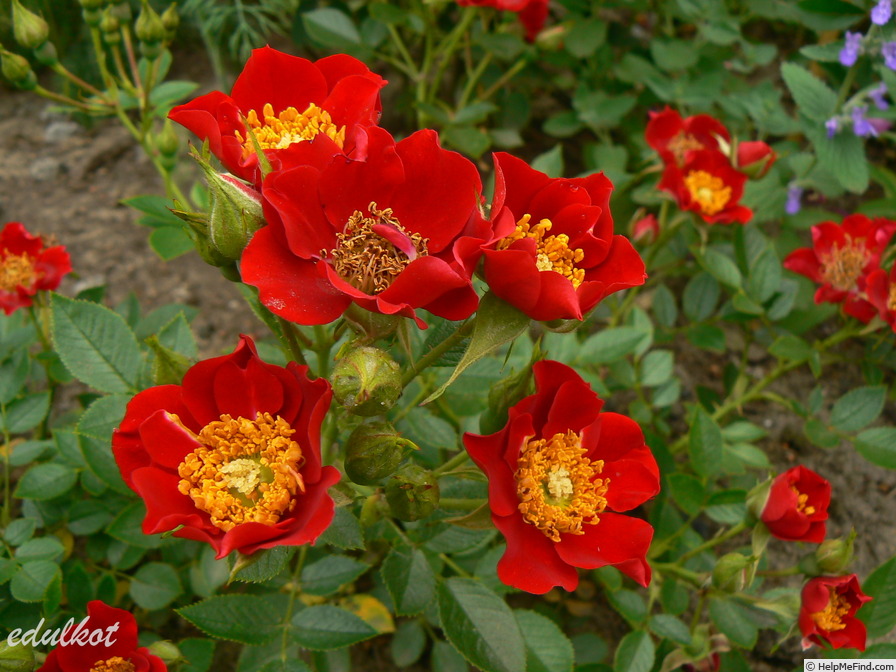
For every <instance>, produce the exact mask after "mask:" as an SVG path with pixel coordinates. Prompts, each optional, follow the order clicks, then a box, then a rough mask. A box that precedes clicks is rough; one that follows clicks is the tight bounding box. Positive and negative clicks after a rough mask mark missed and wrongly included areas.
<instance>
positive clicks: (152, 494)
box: [112, 336, 339, 558]
mask: <svg viewBox="0 0 896 672" xmlns="http://www.w3.org/2000/svg"><path fill="white" fill-rule="evenodd" d="M331 395H332V393H331V390H330V385H329V383H328V382H327V381H326V380H323V379H319V380H314V381H312V380H309V379H308V367H306V366H298V365H297V364H295V363H294V362H293V363H290V364H289V365H288V366H287V367H286V368H285V369H284V368H283V367H280V366H274V365H272V364H266V363H265V362H263V361H262V360H261V359H259V358H258V355H257V354H256V351H255V344H254V343H253V342H252V339H250V338H249V337H248V336H242V337H241V339H240V343H239V345H237V347H236V350H234V351H233V353H232V354H230V355H225V356H223V357H216V358H214V359H208V360H205V361H202V362H199V363H198V364H196V365H195V366H193V367H192V368H191V369H190V370H189V371H187V373H186V375H185V376H184V380H183V385H161V386H158V387H152V388H150V389H148V390H144V391H143V392H140V393H139V394H138V395H137V396H135V397H134V398H133V399H132V400H131V401H130V403H129V404H128V408H127V413H126V414H125V417H124V420H122V422H121V426H120V427H119V428H118V429H117V430H116V431H115V433H114V434H113V436H112V451H113V453H114V454H115V460H116V462H117V463H118V467H119V469H120V470H121V475H122V477H123V478H124V481H125V483H127V484H128V486H129V487H130V488H131V489H132V490H134V491H135V492H136V493H137V494H138V495H140V497H142V498H143V500H144V502H145V503H146V518H145V519H144V520H143V531H144V533H146V534H156V533H159V532H167V531H169V530H174V529H175V528H177V527H178V526H181V525H182V526H183V527H182V528H181V529H178V530H177V531H175V532H174V536H176V537H184V538H186V539H195V540H197V541H205V542H208V543H209V544H211V545H212V546H213V547H214V549H215V550H216V551H217V557H218V558H223V557H224V556H226V555H227V554H228V553H230V552H231V551H233V550H238V551H239V552H241V553H244V554H247V555H248V554H250V553H254V552H255V551H257V550H258V549H262V548H271V547H274V546H284V545H286V546H297V545H301V544H307V543H311V542H313V541H314V540H315V539H317V537H318V536H319V535H320V534H321V533H322V532H323V531H324V530H325V529H326V528H327V526H329V524H330V521H331V520H332V519H333V510H334V509H333V500H332V499H330V496H329V495H328V494H327V488H329V487H330V486H331V485H333V484H335V483H336V482H337V481H339V472H338V471H337V470H336V469H334V468H333V467H329V466H326V467H325V466H321V458H320V426H321V422H322V421H323V418H324V416H325V415H326V412H327V409H328V408H329V405H330V397H331Z"/></svg>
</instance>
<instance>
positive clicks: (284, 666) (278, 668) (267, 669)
mask: <svg viewBox="0 0 896 672" xmlns="http://www.w3.org/2000/svg"><path fill="white" fill-rule="evenodd" d="M317 669H323V668H320V667H318V668H317ZM258 672H311V668H310V667H308V666H307V665H306V664H305V663H303V662H302V661H301V660H272V661H270V662H269V663H265V664H264V665H263V666H262V667H261V669H259V671H258Z"/></svg>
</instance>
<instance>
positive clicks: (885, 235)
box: [784, 215, 896, 323]
mask: <svg viewBox="0 0 896 672" xmlns="http://www.w3.org/2000/svg"><path fill="white" fill-rule="evenodd" d="M894 231H896V222H894V221H890V220H889V219H884V218H883V217H877V218H875V219H869V218H868V217H866V216H865V215H849V216H848V217H846V218H845V219H844V220H843V223H842V224H836V223H834V222H822V223H821V224H816V225H815V226H813V227H812V247H801V248H800V249H798V250H794V251H793V252H791V253H790V254H789V255H787V258H786V259H784V268H786V269H788V270H791V271H793V272H794V273H799V274H800V275H804V276H806V277H807V278H809V279H810V280H812V281H814V282H817V283H819V284H820V285H821V287H819V288H818V290H817V291H816V292H815V303H822V302H826V303H843V310H844V312H846V313H847V314H848V315H852V316H853V317H855V318H858V319H859V320H861V321H862V322H866V323H867V322H869V321H870V320H871V319H872V318H873V317H874V316H875V315H876V314H877V312H878V310H877V309H876V308H875V307H874V305H872V304H871V303H869V302H868V301H867V300H866V299H865V298H864V291H865V282H866V278H867V276H868V275H869V274H870V273H871V271H873V270H875V269H876V268H878V267H879V266H880V258H881V256H882V255H883V252H884V250H885V249H886V247H887V243H888V242H889V240H890V238H891V237H892V236H893V232H894Z"/></svg>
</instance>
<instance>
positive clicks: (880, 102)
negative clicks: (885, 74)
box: [868, 82, 890, 110]
mask: <svg viewBox="0 0 896 672" xmlns="http://www.w3.org/2000/svg"><path fill="white" fill-rule="evenodd" d="M885 95H887V85H886V84H884V83H883V82H881V83H880V84H879V85H878V86H875V87H874V88H873V89H871V90H870V91H869V92H868V96H869V97H870V98H871V100H873V101H874V105H875V107H877V109H879V110H886V109H887V108H888V107H890V104H889V103H888V102H887V101H886V100H884V96H885Z"/></svg>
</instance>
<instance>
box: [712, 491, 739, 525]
mask: <svg viewBox="0 0 896 672" xmlns="http://www.w3.org/2000/svg"><path fill="white" fill-rule="evenodd" d="M746 499H747V492H746V490H722V491H719V492H714V493H712V495H710V497H709V501H708V502H707V503H706V515H707V516H709V517H710V518H712V519H713V520H714V521H716V522H717V523H722V524H724V525H736V524H737V523H739V522H741V521H742V520H743V519H744V516H745V515H746V513H747V504H746Z"/></svg>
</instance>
